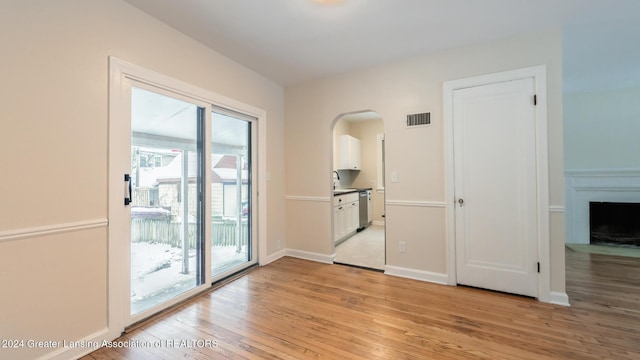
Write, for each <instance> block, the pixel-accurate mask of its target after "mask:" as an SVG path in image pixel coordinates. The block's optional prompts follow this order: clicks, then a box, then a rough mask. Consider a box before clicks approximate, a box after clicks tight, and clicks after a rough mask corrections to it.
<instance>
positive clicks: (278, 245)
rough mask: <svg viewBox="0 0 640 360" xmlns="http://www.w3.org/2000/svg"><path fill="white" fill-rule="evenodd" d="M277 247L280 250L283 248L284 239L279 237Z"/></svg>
mask: <svg viewBox="0 0 640 360" xmlns="http://www.w3.org/2000/svg"><path fill="white" fill-rule="evenodd" d="M276 247H277V248H278V250H280V249H282V240H280V239H278V241H277V243H276Z"/></svg>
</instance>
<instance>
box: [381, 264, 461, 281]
mask: <svg viewBox="0 0 640 360" xmlns="http://www.w3.org/2000/svg"><path fill="white" fill-rule="evenodd" d="M384 273H385V274H386V275H391V276H398V277H403V278H407V279H414V280H420V281H426V282H430V283H435V284H442V285H447V282H448V279H449V277H448V276H447V274H440V273H434V272H430V271H423V270H415V269H408V268H403V267H399V266H391V265H386V266H385V267H384Z"/></svg>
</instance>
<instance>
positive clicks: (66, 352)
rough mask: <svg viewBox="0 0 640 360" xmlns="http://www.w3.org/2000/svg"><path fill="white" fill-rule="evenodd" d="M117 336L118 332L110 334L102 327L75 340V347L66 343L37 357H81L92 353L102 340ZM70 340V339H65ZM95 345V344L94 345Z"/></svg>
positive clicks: (56, 359)
mask: <svg viewBox="0 0 640 360" xmlns="http://www.w3.org/2000/svg"><path fill="white" fill-rule="evenodd" d="M118 336H119V333H118V334H110V333H109V330H108V329H106V328H105V329H102V330H100V331H97V332H95V333H93V334H90V335H89V336H86V337H85V338H83V339H79V340H78V341H75V342H74V343H75V344H76V346H75V347H71V346H72V345H71V344H67V347H62V348H58V349H57V350H54V351H53V352H50V353H48V354H45V355H43V356H41V357H39V358H38V360H50V359H53V360H66V359H77V358H80V357H83V356H85V355H87V354H89V353H92V352H94V351H96V350H98V349H99V348H100V347H101V345H102V342H103V341H107V342H109V341H112V340H113V339H116V338H117V337H118ZM65 341H67V342H70V340H65ZM94 345H96V346H94Z"/></svg>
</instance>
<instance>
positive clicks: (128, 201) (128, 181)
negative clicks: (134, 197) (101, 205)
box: [124, 174, 131, 206]
mask: <svg viewBox="0 0 640 360" xmlns="http://www.w3.org/2000/svg"><path fill="white" fill-rule="evenodd" d="M124 183H125V186H124V205H125V206H127V205H129V204H131V176H129V174H124ZM127 185H128V186H127ZM127 188H128V190H129V193H128V194H127ZM127 195H129V197H127Z"/></svg>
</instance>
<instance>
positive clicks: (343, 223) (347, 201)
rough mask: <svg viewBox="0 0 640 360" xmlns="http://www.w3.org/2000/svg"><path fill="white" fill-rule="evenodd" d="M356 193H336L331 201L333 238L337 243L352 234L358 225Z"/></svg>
mask: <svg viewBox="0 0 640 360" xmlns="http://www.w3.org/2000/svg"><path fill="white" fill-rule="evenodd" d="M359 205H360V202H359V201H358V193H350V194H344V195H338V196H335V197H334V201H333V239H334V241H335V242H336V243H337V242H339V241H342V240H344V239H346V238H348V237H349V236H351V235H353V234H354V233H355V232H356V230H357V229H358V226H359V221H360V217H359V210H360V209H359Z"/></svg>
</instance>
